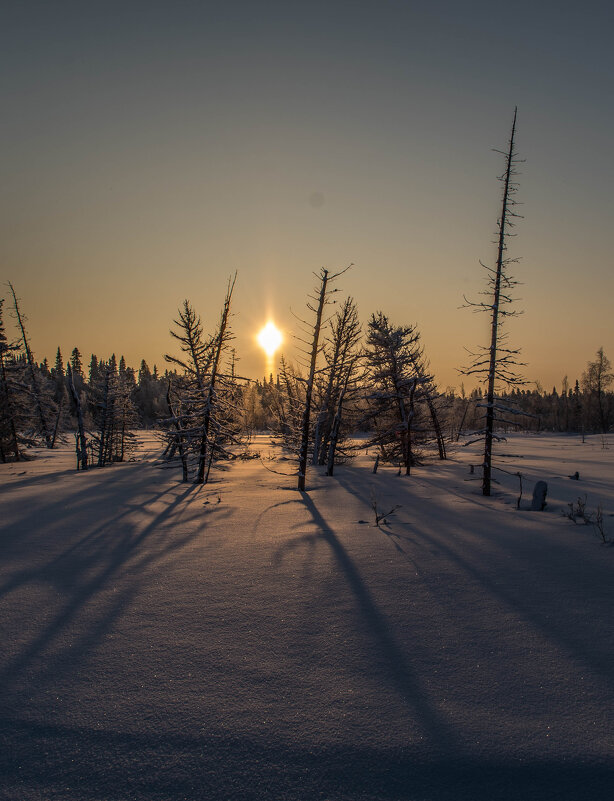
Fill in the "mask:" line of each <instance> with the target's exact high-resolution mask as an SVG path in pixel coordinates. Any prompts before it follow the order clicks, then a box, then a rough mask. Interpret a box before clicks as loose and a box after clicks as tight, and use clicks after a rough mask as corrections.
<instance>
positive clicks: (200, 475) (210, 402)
mask: <svg viewBox="0 0 614 801" xmlns="http://www.w3.org/2000/svg"><path fill="white" fill-rule="evenodd" d="M235 281H236V276H235V279H234V280H233V281H232V283H231V284H230V286H229V287H228V292H227V293H226V300H225V301H224V309H223V311H222V319H221V320H220V328H219V332H218V340H217V347H216V349H215V356H214V357H213V361H212V364H211V379H210V381H209V390H208V392H207V399H206V401H205V415H204V419H203V430H202V435H201V439H200V451H199V454H198V472H197V474H196V479H195V480H194V483H195V484H204V483H206V482H205V467H206V464H207V448H208V446H209V428H210V426H211V417H212V414H213V407H214V404H215V385H216V382H217V377H218V370H219V365H220V359H221V356H222V349H223V347H224V342H225V337H226V328H227V326H228V316H229V314H230V301H231V298H232V291H233V289H234V285H235ZM208 475H209V471H208V470H207V476H208Z"/></svg>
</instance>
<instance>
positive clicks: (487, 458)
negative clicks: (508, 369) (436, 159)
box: [482, 110, 516, 495]
mask: <svg viewBox="0 0 614 801" xmlns="http://www.w3.org/2000/svg"><path fill="white" fill-rule="evenodd" d="M515 133H516V110H515V111H514V121H513V123H512V133H511V136H510V143H509V149H508V151H507V155H506V166H505V177H504V182H503V199H502V204H501V216H500V217H499V226H498V227H499V231H498V243H497V263H496V267H495V276H494V287H493V296H492V317H491V325H490V362H489V367H488V385H487V390H486V432H485V435H484V471H483V477H482V495H490V489H491V477H492V443H493V431H494V424H495V379H496V373H497V349H498V346H499V310H500V303H501V281H502V279H503V268H504V261H505V250H506V235H507V228H508V223H509V219H508V217H509V203H510V184H511V179H512V168H513V162H514V135H515Z"/></svg>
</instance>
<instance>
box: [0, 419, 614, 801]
mask: <svg viewBox="0 0 614 801" xmlns="http://www.w3.org/2000/svg"><path fill="white" fill-rule="evenodd" d="M140 440H141V449H140V461H138V462H135V463H131V464H126V465H116V466H111V467H107V468H104V469H102V470H98V469H92V470H89V471H88V472H86V473H76V472H75V470H74V461H75V454H74V448H72V447H68V446H67V447H66V448H65V449H60V450H58V451H53V452H48V451H39V452H38V453H37V458H36V460H34V461H30V462H26V463H20V464H9V465H0V481H1V482H2V483H1V485H0V549H1V551H0V556H1V558H0V605H1V606H0V621H1V626H2V631H1V633H2V645H3V647H2V650H1V654H0V680H1V687H2V724H1V726H0V731H1V734H2V749H1V755H0V798H3V799H10V801H13V800H14V801H30V799H32V800H34V799H36V800H37V801H40V799H45V800H46V799H62V801H68V800H70V801H72V800H73V799H74V800H75V801H76V800H77V799H78V800H79V801H83V800H84V799H100V800H101V801H102V799H105V801H106V799H122V800H123V799H139V800H140V799H199V798H203V799H251V798H254V799H264V800H265V801H268V799H271V800H272V799H318V798H320V799H331V800H332V799H335V800H336V799H344V800H345V799H347V801H350V800H351V801H355V800H359V799H437V800H439V799H446V800H447V799H450V801H452V799H454V800H456V799H462V800H464V799H467V801H469V799H550V798H552V799H557V800H558V799H574V800H575V799H602V798H603V799H605V798H610V797H611V792H612V786H613V785H612V782H613V780H614V734H613V731H614V726H613V723H614V721H613V710H614V630H613V625H612V609H613V600H614V582H613V581H612V577H613V573H614V547H613V548H610V547H607V546H603V545H602V544H601V543H600V541H599V538H598V537H597V536H596V533H595V531H594V529H593V527H591V526H583V525H580V526H579V525H574V524H573V523H572V522H571V521H570V520H568V519H566V518H565V517H564V514H563V513H564V512H565V511H566V509H567V504H568V503H570V502H575V501H576V499H577V498H578V497H579V496H580V497H584V495H585V494H586V496H587V508H589V509H593V510H594V509H595V508H596V507H597V505H598V504H599V505H601V506H602V508H603V513H604V521H605V527H606V531H607V533H608V534H609V536H611V537H612V538H614V517H613V515H614V482H613V479H614V443H612V445H611V446H608V447H605V448H604V447H603V443H602V440H601V438H600V437H587V439H586V442H585V443H582V442H581V438H580V437H575V436H574V437H568V436H554V435H537V436H526V435H525V436H521V435H512V436H510V438H509V439H508V441H507V442H506V443H501V444H499V445H498V446H497V448H496V453H497V452H498V453H499V454H507V455H500V456H498V457H497V456H496V457H495V464H497V465H498V466H500V467H502V468H505V470H506V471H508V472H509V473H514V472H516V471H521V472H522V473H523V476H524V487H525V490H524V497H523V502H522V504H521V509H520V510H517V509H516V498H517V495H518V479H517V478H516V477H515V476H513V475H508V473H502V472H497V471H494V477H495V478H496V479H497V480H499V481H501V484H495V487H494V495H493V497H491V498H483V497H482V496H481V494H480V481H479V478H478V477H477V476H471V475H470V473H469V467H468V466H469V464H472V463H473V464H479V463H480V461H481V447H480V444H479V443H478V444H475V445H473V446H469V447H467V448H461V447H459V448H458V450H457V451H456V452H454V453H452V454H451V458H450V459H449V460H448V461H446V462H439V461H429V462H428V463H427V464H425V465H424V466H421V467H418V468H415V469H414V470H412V475H411V476H397V475H396V472H397V471H396V470H395V469H393V468H391V467H386V466H383V465H381V464H380V467H379V470H378V473H377V474H376V475H373V473H372V472H371V466H372V463H373V456H374V454H373V455H371V456H367V455H363V456H361V457H359V459H357V460H356V462H355V463H354V464H352V465H351V466H350V465H346V466H341V467H339V468H337V470H336V475H335V476H334V477H331V478H327V477H325V476H323V475H321V474H320V473H319V472H318V470H319V469H314V468H310V469H309V471H308V474H307V487H308V492H305V493H299V492H298V491H297V490H296V489H295V486H296V476H295V475H293V476H289V477H287V478H286V477H284V476H282V475H279V473H272V472H270V471H268V470H265V469H264V467H263V466H262V464H261V463H260V461H258V460H252V461H241V462H236V463H233V464H232V465H230V466H229V467H228V469H226V470H223V471H220V470H216V472H215V474H212V475H213V481H212V482H210V483H209V484H208V485H206V486H204V487H196V486H193V485H185V484H184V485H182V484H181V483H179V481H178V479H179V475H178V472H177V471H176V470H168V469H164V468H162V467H161V466H160V465H159V463H157V462H156V455H157V454H158V453H159V450H160V448H159V447H158V445H157V443H156V441H155V439H154V438H153V437H152V436H151V435H146V434H144V435H143V434H142V435H140ZM254 447H255V448H256V449H258V450H260V451H261V454H262V456H263V458H264V459H265V463H266V464H267V465H269V466H270V467H273V468H274V469H276V470H279V471H280V472H290V470H291V469H292V463H291V462H288V461H283V460H281V459H280V456H281V451H280V449H279V447H278V446H277V445H275V444H271V442H270V438H269V437H258V438H256V442H255V443H254ZM269 455H270V456H271V457H273V458H272V460H271V461H270V462H268V461H266V458H267V457H268V456H269ZM276 460H278V461H276ZM576 470H577V471H578V472H579V474H580V480H579V481H574V480H572V479H570V478H569V477H568V476H570V475H573V473H574V472H575V471H576ZM539 479H542V480H546V481H547V482H548V488H549V492H548V499H547V500H548V506H547V508H546V510H545V511H544V512H531V511H529V507H530V500H531V492H532V488H533V484H534V483H535V481H537V480H539ZM372 496H374V497H375V498H376V499H377V503H378V509H380V510H383V511H387V510H388V509H392V508H393V507H394V506H395V505H397V504H400V508H399V509H397V510H396V511H395V513H394V514H393V515H391V516H390V517H388V518H387V521H386V523H385V524H384V523H381V524H380V528H376V527H375V526H374V525H373V522H374V513H373V510H372V509H371V497H372ZM362 521H367V522H366V523H365V522H362Z"/></svg>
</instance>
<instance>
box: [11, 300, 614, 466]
mask: <svg viewBox="0 0 614 801" xmlns="http://www.w3.org/2000/svg"><path fill="white" fill-rule="evenodd" d="M17 308H18V307H17ZM186 315H187V317H186ZM190 315H192V319H189V316H190ZM344 315H345V319H344ZM17 322H18V325H17V329H18V333H19V336H18V337H16V338H15V339H16V341H12V340H11V339H10V338H9V337H8V335H7V332H6V329H5V326H4V324H3V320H2V304H1V303H0V362H1V373H0V460H2V461H7V460H10V461H12V460H13V459H15V458H16V456H17V458H20V456H23V448H24V447H25V446H31V445H45V444H46V445H47V446H48V447H54V445H55V444H56V443H57V442H58V440H59V439H62V438H63V439H64V440H65V438H66V436H67V435H68V434H70V435H71V436H72V434H73V433H74V432H77V433H76V435H75V436H77V438H78V431H79V426H81V427H82V430H83V436H84V442H85V441H87V446H86V447H87V448H88V449H89V462H90V464H92V463H94V464H101V465H102V464H106V463H108V462H112V461H123V460H126V459H129V458H130V456H131V454H132V452H133V448H134V434H133V432H134V431H135V430H137V429H139V428H157V429H158V430H160V432H161V433H163V434H166V435H167V436H168V437H169V445H170V446H169V450H170V451H173V444H174V445H175V448H174V450H175V451H176V450H177V445H178V443H179V442H180V441H181V440H183V443H184V444H187V441H188V440H191V439H194V436H193V435H192V434H191V433H188V432H189V428H190V420H189V418H190V416H192V417H194V416H197V415H198V412H197V411H196V409H195V405H196V404H197V401H196V400H195V399H194V397H193V392H194V387H190V386H188V384H189V383H190V381H191V380H192V379H194V378H195V377H196V374H197V365H198V362H199V359H201V360H202V373H201V375H200V377H199V378H196V381H197V383H198V380H200V381H201V388H200V393H201V394H202V393H203V392H205V386H206V389H207V391H208V388H209V382H210V378H211V373H210V366H211V365H210V364H209V365H207V364H206V362H207V358H208V357H207V355H206V351H207V350H208V351H209V355H210V351H211V347H212V344H214V343H215V341H216V335H213V336H212V337H211V338H210V339H209V340H207V341H206V342H205V340H204V338H203V334H202V327H201V325H200V320H199V319H198V318H197V317H196V315H195V313H194V312H193V310H192V308H191V306H190V304H189V303H188V302H187V301H186V303H185V304H184V308H183V310H182V312H181V315H180V317H179V332H180V333H179V334H176V335H175V336H176V338H177V339H179V340H181V337H183V340H181V341H180V346H181V348H182V349H183V350H184V352H187V353H188V354H190V348H191V347H192V348H193V347H194V346H197V347H202V348H203V352H201V353H200V354H196V355H194V354H192V356H194V358H193V361H192V364H190V363H188V361H187V360H186V361H185V362H182V361H181V359H177V358H175V357H172V356H169V357H167V360H168V366H167V367H166V369H164V371H163V372H162V371H160V370H159V369H158V368H157V366H156V365H153V367H152V368H150V366H149V365H148V364H147V362H146V361H145V360H143V361H141V363H140V365H139V367H138V369H136V368H134V367H132V366H130V365H127V364H126V361H125V359H124V357H123V356H120V358H119V359H117V358H116V356H115V354H113V355H111V356H110V357H108V358H102V357H100V356H98V355H96V354H91V355H90V356H89V358H87V359H85V358H84V356H83V354H82V353H81V351H80V350H79V348H78V347H75V348H74V349H73V350H72V352H71V353H70V356H69V357H68V359H64V356H63V354H62V353H61V351H60V348H59V347H58V349H57V352H56V356H55V360H54V362H53V364H50V363H49V362H48V360H47V359H44V360H43V361H42V362H38V361H36V360H35V359H34V355H33V351H32V349H31V346H30V342H29V339H28V336H27V332H26V329H25V325H24V324H23V318H21V319H20V318H17ZM190 327H191V329H192V330H190ZM344 327H345V328H344ZM348 328H349V337H350V341H345V342H344V341H343V338H344V337H346V338H347V336H348V330H347V329H348ZM186 331H187V336H186ZM190 336H195V341H193V342H192V343H191V344H190V343H189V339H190ZM197 340H198V341H197ZM322 341H323V344H322V346H321V348H319V353H318V358H320V357H321V358H322V362H323V366H322V367H321V368H320V369H319V371H317V372H316V374H315V377H314V381H313V387H312V392H313V398H312V407H313V409H314V410H315V418H314V420H313V421H312V423H311V430H310V434H309V441H310V445H309V449H310V453H311V455H312V456H311V458H312V459H314V457H313V453H314V451H319V453H316V456H315V459H314V462H315V463H320V464H326V463H327V457H328V454H327V450H326V447H327V445H328V444H329V440H330V436H331V431H332V430H333V426H334V414H331V412H336V411H337V410H338V407H339V400H340V395H341V392H342V391H344V393H345V406H346V408H345V409H344V414H343V420H342V426H341V429H342V430H341V431H339V432H337V437H338V441H337V450H336V453H335V454H334V458H335V460H336V461H343V460H344V459H345V458H349V457H351V447H350V446H349V444H347V443H346V444H345V445H344V441H345V440H348V439H349V438H350V435H351V434H352V433H358V432H362V434H363V435H366V436H368V437H371V439H372V441H373V443H374V444H377V445H378V446H379V447H380V449H381V452H382V456H383V457H384V458H389V459H390V460H391V461H395V460H398V459H399V455H400V454H399V448H401V447H402V443H400V442H399V436H398V435H399V425H398V422H399V421H398V420H397V419H395V412H394V409H393V408H391V407H393V406H394V402H395V400H396V395H399V394H401V395H403V396H404V397H405V399H406V400H407V399H408V395H409V392H410V391H412V390H413V397H412V398H411V406H412V414H413V426H412V428H413V431H412V433H413V443H412V448H413V451H412V461H413V462H414V463H416V462H417V461H419V459H420V458H421V454H424V453H425V452H428V450H429V448H435V449H436V447H437V441H438V436H439V437H440V438H441V440H442V446H443V448H445V443H451V442H456V441H458V440H459V438H460V437H461V436H462V435H464V434H471V433H472V432H475V431H479V429H480V427H481V425H482V424H483V423H482V418H483V405H484V404H483V401H484V397H485V395H484V394H483V391H482V390H481V389H474V390H472V391H471V392H469V393H467V394H466V393H465V392H464V389H463V386H462V385H461V391H460V393H458V392H454V391H452V390H447V391H440V390H439V389H438V388H437V385H436V382H435V379H434V377H433V376H430V374H429V373H428V363H427V362H426V360H425V358H424V354H423V350H422V347H421V345H420V337H419V333H418V332H417V331H416V330H415V328H414V327H412V326H405V327H400V326H394V325H393V324H391V323H390V321H389V320H388V319H387V318H386V317H385V315H382V314H381V313H380V314H379V315H373V316H372V318H371V320H370V322H369V324H368V326H367V336H366V342H364V341H363V337H362V336H361V331H360V326H359V324H358V321H357V317H356V310H355V307H354V306H353V302H352V301H351V299H350V300H349V301H347V302H346V304H345V306H344V307H342V309H341V312H338V313H337V314H336V315H335V316H334V317H332V318H331V319H330V321H329V322H328V324H327V331H326V333H325V334H324V335H323V340H322ZM186 342H187V343H188V344H187V345H186ZM344 346H345V348H346V352H345V353H342V351H343V347H344ZM386 348H388V349H389V351H390V353H391V354H392V357H393V358H394V356H395V354H394V351H395V349H396V356H397V357H398V360H399V365H398V368H399V377H398V378H400V382H398V383H399V387H397V390H395V391H393V390H392V387H393V384H391V383H390V376H389V375H384V374H383V373H382V358H383V354H384V353H385V351H386ZM220 351H221V356H223V358H224V364H223V367H222V366H221V365H219V366H218V381H219V382H220V383H218V388H217V389H216V393H217V402H218V403H217V405H218V409H217V412H216V421H215V426H216V427H217V429H218V435H217V438H218V444H217V445H216V446H215V447H214V451H215V453H214V454H213V456H212V458H224V457H225V455H226V456H227V455H228V453H229V452H228V453H226V451H227V449H226V447H225V443H227V442H233V441H234V442H235V443H240V442H241V441H242V439H243V438H245V437H246V436H249V435H250V434H251V433H254V432H258V431H270V432H271V433H273V434H278V435H281V436H284V438H285V440H286V443H287V444H288V445H289V447H291V448H293V449H294V450H295V451H298V450H299V447H300V427H301V413H302V410H303V408H304V401H305V392H306V390H307V381H306V376H305V370H301V368H300V367H297V366H292V365H289V364H288V363H287V362H286V361H285V359H284V358H283V357H282V359H281V366H280V369H279V374H278V375H277V376H276V377H273V375H270V376H268V377H266V376H263V378H262V379H261V380H255V381H252V380H247V379H244V378H241V377H239V376H236V375H235V374H234V363H235V356H234V351H233V350H232V349H231V348H229V346H228V342H224V343H223V347H222V348H221V349H220ZM348 351H351V353H352V354H353V355H352V358H349V357H348ZM403 356H404V357H405V358H406V361H407V364H402V363H401V362H402V358H401V357H403ZM348 370H349V376H348ZM403 376H405V379H404V378H403ZM416 378H419V380H418V381H416V380H414V379H416ZM403 380H406V385H405V389H403V388H401V386H400V385H401V384H402V383H403ZM412 381H413V384H412ZM612 381H613V375H612V371H611V365H610V361H609V360H608V358H607V356H606V355H605V354H604V352H603V349H602V348H600V349H599V350H598V351H597V353H596V355H595V358H594V359H593V360H591V361H589V362H588V363H587V367H586V370H585V371H584V372H583V374H582V376H580V377H579V378H578V379H577V380H575V381H574V382H573V384H572V383H570V382H568V380H567V377H565V378H564V379H563V380H562V385H561V387H560V388H559V389H557V388H556V387H553V388H552V390H551V391H549V392H548V391H544V390H543V389H542V388H541V387H539V386H537V387H536V388H533V389H529V388H526V387H519V386H515V387H513V388H512V389H511V390H510V391H502V392H500V393H499V394H498V396H497V397H498V401H499V402H500V404H501V408H506V407H507V406H509V408H510V409H513V410H514V415H516V416H513V420H512V419H510V420H509V421H508V422H505V421H503V422H502V421H499V422H498V424H497V428H498V430H499V431H500V432H503V433H505V432H506V431H512V430H525V431H533V432H539V431H556V432H566V433H583V432H585V433H606V432H608V431H610V430H611V428H612V425H613V424H614V393H613V392H612V391H611V389H610V387H611V385H612ZM406 390H407V391H406ZM197 392H198V390H197ZM191 393H192V397H190V396H191ZM222 396H223V397H224V404H223V405H224V407H225V408H224V410H223V411H222V412H220V407H221V406H222V403H221V400H222ZM390 401H392V404H391V403H390ZM179 407H181V408H179ZM200 413H201V414H202V410H201V412H200ZM191 422H194V420H192V421H191ZM201 425H202V421H199V422H198V423H197V424H196V425H195V426H193V427H195V428H196V429H197V430H200V426H201ZM173 431H174V432H175V433H174V434H173ZM178 431H185V432H186V435H185V436H184V437H182V436H178V435H177V432H178ZM214 439H215V438H214V437H212V436H211V435H210V436H209V440H210V441H211V442H213V441H214ZM401 455H402V454H401Z"/></svg>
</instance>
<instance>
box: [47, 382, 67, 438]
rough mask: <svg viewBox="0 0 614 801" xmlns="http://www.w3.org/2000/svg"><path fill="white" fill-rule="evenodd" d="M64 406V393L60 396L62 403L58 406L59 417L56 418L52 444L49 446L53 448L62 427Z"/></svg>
mask: <svg viewBox="0 0 614 801" xmlns="http://www.w3.org/2000/svg"><path fill="white" fill-rule="evenodd" d="M63 407H64V395H62V396H61V397H60V405H59V407H58V414H57V417H56V418H55V425H54V427H53V436H52V438H51V445H50V446H49V447H50V448H53V447H54V446H55V441H56V439H57V436H58V431H59V428H60V419H61V417H62V409H63Z"/></svg>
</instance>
